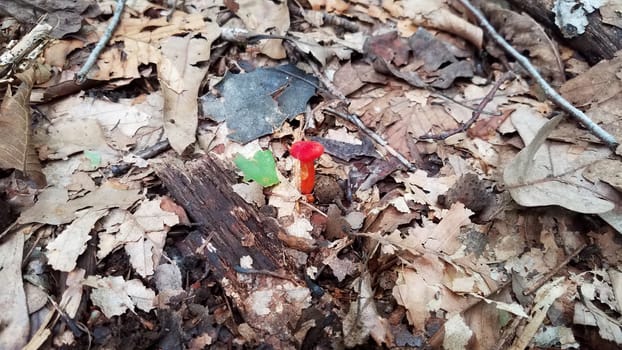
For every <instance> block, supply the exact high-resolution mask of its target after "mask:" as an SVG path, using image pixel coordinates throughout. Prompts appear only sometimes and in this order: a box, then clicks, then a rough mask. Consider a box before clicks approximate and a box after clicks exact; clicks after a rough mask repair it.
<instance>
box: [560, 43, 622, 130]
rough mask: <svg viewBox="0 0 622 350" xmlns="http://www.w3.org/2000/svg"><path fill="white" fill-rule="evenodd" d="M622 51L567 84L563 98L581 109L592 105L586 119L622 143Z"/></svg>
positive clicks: (561, 90)
mask: <svg viewBox="0 0 622 350" xmlns="http://www.w3.org/2000/svg"><path fill="white" fill-rule="evenodd" d="M621 71H622V51H618V52H617V53H616V55H615V57H614V58H613V59H611V60H603V61H601V62H599V63H598V64H597V65H595V66H594V67H592V68H590V69H589V70H588V71H587V72H585V73H583V74H581V75H579V76H577V77H575V78H574V79H571V80H569V81H567V82H566V83H565V84H564V85H563V86H562V87H561V89H560V92H561V93H562V95H563V96H564V97H565V98H567V99H568V100H569V101H570V102H571V103H573V104H574V105H578V106H587V105H589V110H588V111H587V112H586V114H587V116H588V117H590V119H592V121H594V122H595V123H597V124H599V125H600V126H602V127H603V129H605V130H606V131H608V132H609V133H611V134H612V135H613V136H614V137H615V138H616V139H617V140H622V74H621V73H620V72H621Z"/></svg>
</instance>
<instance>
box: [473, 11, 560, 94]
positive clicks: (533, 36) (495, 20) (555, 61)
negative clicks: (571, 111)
mask: <svg viewBox="0 0 622 350" xmlns="http://www.w3.org/2000/svg"><path fill="white" fill-rule="evenodd" d="M480 4H481V7H482V11H484V13H485V14H486V15H487V17H488V18H490V21H491V24H492V25H493V26H494V27H495V28H496V29H497V31H498V32H499V34H501V35H503V36H504V37H505V39H506V40H507V41H508V42H509V43H510V44H512V46H514V47H515V48H516V49H517V50H519V51H521V52H523V51H528V52H529V57H531V61H532V62H533V63H534V64H535V65H536V67H538V69H539V70H540V72H541V73H542V75H543V76H544V77H545V78H547V79H549V80H550V81H551V83H552V84H553V85H554V86H560V85H561V84H563V83H564V81H565V80H566V79H565V75H564V74H565V73H564V64H563V63H562V60H561V58H560V56H559V50H558V48H557V44H556V43H555V42H554V41H552V40H551V38H549V36H548V35H547V34H546V32H545V31H544V29H543V28H542V27H541V26H540V24H538V22H536V21H535V20H534V19H533V18H531V17H530V16H528V15H526V14H518V13H516V12H514V11H512V10H508V9H504V8H502V7H501V6H499V5H497V4H496V3H492V2H488V1H482V2H480ZM491 45H496V44H491ZM487 50H488V52H491V53H493V55H497V54H503V52H500V51H499V49H498V48H497V47H496V46H493V47H492V48H488V47H487Z"/></svg>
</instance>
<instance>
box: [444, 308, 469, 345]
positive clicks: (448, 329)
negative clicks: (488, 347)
mask: <svg viewBox="0 0 622 350" xmlns="http://www.w3.org/2000/svg"><path fill="white" fill-rule="evenodd" d="M472 336H473V331H472V330H471V328H469V326H468V325H467V324H466V323H465V322H464V318H462V316H461V315H460V314H456V315H454V316H453V317H451V318H449V319H448V320H447V322H445V336H444V337H443V349H446V350H462V349H467V348H468V347H467V346H468V344H469V340H470V339H471V337H472Z"/></svg>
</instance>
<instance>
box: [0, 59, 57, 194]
mask: <svg viewBox="0 0 622 350" xmlns="http://www.w3.org/2000/svg"><path fill="white" fill-rule="evenodd" d="M17 77H18V78H19V79H20V80H21V81H22V83H21V85H20V86H19V88H18V89H17V92H16V93H15V95H12V93H11V89H10V88H7V89H6V95H5V96H4V100H2V105H0V140H2V142H0V168H2V169H15V170H18V171H20V172H21V173H22V174H24V175H25V176H26V177H28V178H29V179H30V180H32V181H33V182H34V184H35V185H36V186H37V187H38V188H43V187H45V185H46V184H47V182H46V180H45V175H44V174H43V172H42V171H41V164H39V158H38V157H37V154H36V152H35V149H34V147H33V145H32V141H31V139H32V133H31V131H30V124H31V121H30V106H29V105H28V103H29V101H30V92H31V90H32V85H33V84H34V79H35V71H34V70H33V69H29V70H27V71H25V72H23V73H20V74H18V75H17Z"/></svg>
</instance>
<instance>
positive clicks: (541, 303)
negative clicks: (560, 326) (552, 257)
mask: <svg viewBox="0 0 622 350" xmlns="http://www.w3.org/2000/svg"><path fill="white" fill-rule="evenodd" d="M563 281H564V278H563V277H560V278H556V279H554V280H553V281H551V282H549V283H547V284H545V285H544V286H542V288H540V289H539V290H538V292H537V293H536V297H535V299H534V302H535V305H534V306H533V308H532V310H534V311H533V313H532V315H531V319H530V320H529V322H528V323H527V325H526V326H525V328H524V329H523V331H522V333H521V334H520V335H519V336H518V337H517V338H516V340H515V341H514V343H513V344H512V347H511V348H510V349H511V350H519V349H521V350H522V349H525V348H526V347H527V345H529V343H530V342H531V339H532V338H533V337H534V335H535V334H536V332H537V331H538V328H540V326H541V325H542V322H543V321H544V319H545V317H546V312H547V311H548V310H549V308H550V307H551V305H553V302H554V301H555V300H557V298H559V297H560V296H562V295H563V294H564V292H565V291H566V288H567V287H566V285H565V284H564V283H563Z"/></svg>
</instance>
